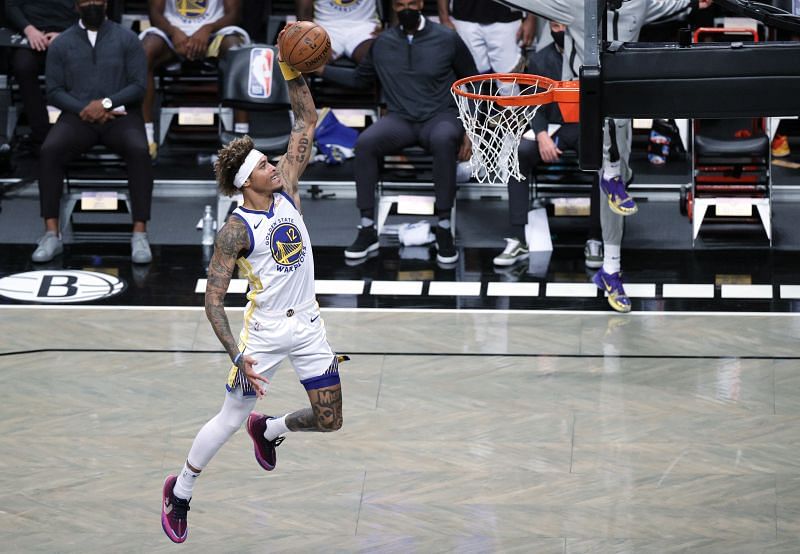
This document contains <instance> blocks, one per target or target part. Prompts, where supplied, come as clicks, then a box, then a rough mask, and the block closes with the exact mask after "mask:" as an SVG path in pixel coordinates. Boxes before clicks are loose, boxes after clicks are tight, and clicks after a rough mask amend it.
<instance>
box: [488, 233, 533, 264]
mask: <svg viewBox="0 0 800 554" xmlns="http://www.w3.org/2000/svg"><path fill="white" fill-rule="evenodd" d="M505 241H506V247H505V249H504V250H503V252H502V253H501V254H500V255H499V256H496V257H495V259H494V260H492V261H493V262H494V265H500V266H507V265H514V264H515V263H516V262H518V261H519V260H524V259H525V258H527V257H528V246H527V245H526V244H524V243H522V242H521V241H520V240H519V239H510V238H506V239H505Z"/></svg>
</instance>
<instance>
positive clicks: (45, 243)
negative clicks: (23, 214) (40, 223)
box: [31, 231, 64, 263]
mask: <svg viewBox="0 0 800 554" xmlns="http://www.w3.org/2000/svg"><path fill="white" fill-rule="evenodd" d="M63 251H64V243H63V242H62V241H61V237H59V236H58V235H57V234H56V233H54V232H53V231H47V232H46V233H45V234H44V236H43V237H42V238H40V239H39V242H38V243H37V245H36V250H34V251H33V255H32V256H31V260H33V261H34V262H36V263H44V262H49V261H50V260H52V259H53V258H55V257H56V256H58V255H59V254H61V253H62V252H63Z"/></svg>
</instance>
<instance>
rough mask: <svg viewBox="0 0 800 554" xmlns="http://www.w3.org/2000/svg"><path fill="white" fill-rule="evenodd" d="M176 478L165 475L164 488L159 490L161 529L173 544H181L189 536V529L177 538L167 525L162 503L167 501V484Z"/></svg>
mask: <svg viewBox="0 0 800 554" xmlns="http://www.w3.org/2000/svg"><path fill="white" fill-rule="evenodd" d="M173 477H176V476H175V475H167V478H166V479H164V487H163V488H162V489H161V528H162V529H164V534H165V535H167V538H168V539H169V540H171V541H172V542H175V543H179V544H180V543H182V542H184V541H185V540H186V537H188V536H189V528H188V527H187V528H186V534H185V535H184V536H183V537H179V536H178V535H176V534H175V533H173V532H172V530H171V529H170V527H169V523H167V514H165V513H164V502H165V501H166V500H167V495H168V494H169V489H168V488H167V484H168V483H169V482H170V479H172V478H173Z"/></svg>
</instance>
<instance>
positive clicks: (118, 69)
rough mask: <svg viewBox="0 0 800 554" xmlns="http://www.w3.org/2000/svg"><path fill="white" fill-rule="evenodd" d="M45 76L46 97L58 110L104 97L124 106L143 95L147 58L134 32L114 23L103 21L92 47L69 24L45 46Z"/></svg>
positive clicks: (77, 109) (137, 101) (132, 104)
mask: <svg viewBox="0 0 800 554" xmlns="http://www.w3.org/2000/svg"><path fill="white" fill-rule="evenodd" d="M45 78H46V82H47V101H48V102H49V103H50V104H52V105H53V106H55V107H57V108H59V109H60V110H62V111H65V112H71V113H80V112H81V110H83V108H85V107H86V105H87V104H89V102H91V101H92V100H98V99H101V98H106V97H108V98H111V102H112V103H113V105H114V107H117V106H123V105H124V106H125V108H126V109H127V110H130V109H131V108H133V109H135V108H137V107H138V105H139V104H140V103H141V101H142V98H144V91H145V87H146V79H147V58H146V57H145V55H144V50H143V49H142V44H141V43H140V42H139V39H138V38H137V36H136V34H135V33H134V32H133V31H130V30H128V29H125V28H124V27H122V26H121V25H119V24H118V23H114V22H113V21H109V20H106V21H105V22H103V24H102V25H101V26H100V29H99V30H98V33H97V41H96V42H95V46H94V47H92V44H91V43H90V42H89V37H88V35H87V33H86V29H84V28H82V27H81V26H80V25H79V24H75V25H73V26H72V27H70V28H69V29H67V30H66V31H64V32H63V33H61V34H60V35H58V38H56V40H54V41H53V43H52V44H51V45H50V48H48V50H47V63H46V69H45Z"/></svg>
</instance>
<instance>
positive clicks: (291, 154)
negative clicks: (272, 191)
mask: <svg viewBox="0 0 800 554" xmlns="http://www.w3.org/2000/svg"><path fill="white" fill-rule="evenodd" d="M287 85H288V87H289V99H290V101H291V103H292V112H293V113H294V125H293V126H292V134H291V137H290V138H289V145H288V147H287V148H286V155H285V156H284V157H283V158H282V159H281V161H280V163H279V164H278V165H279V169H280V171H281V175H282V176H283V182H284V183H285V191H286V193H287V194H290V195H294V194H296V192H297V181H298V179H299V178H300V174H301V173H303V171H304V170H305V168H306V166H307V165H308V162H309V156H310V155H311V141H312V140H313V138H314V129H315V128H316V123H317V108H316V107H315V106H314V99H313V98H312V97H311V91H309V90H308V85H306V81H305V79H304V78H303V77H302V76H301V77H298V78H297V79H292V80H291V81H288V83H287Z"/></svg>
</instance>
